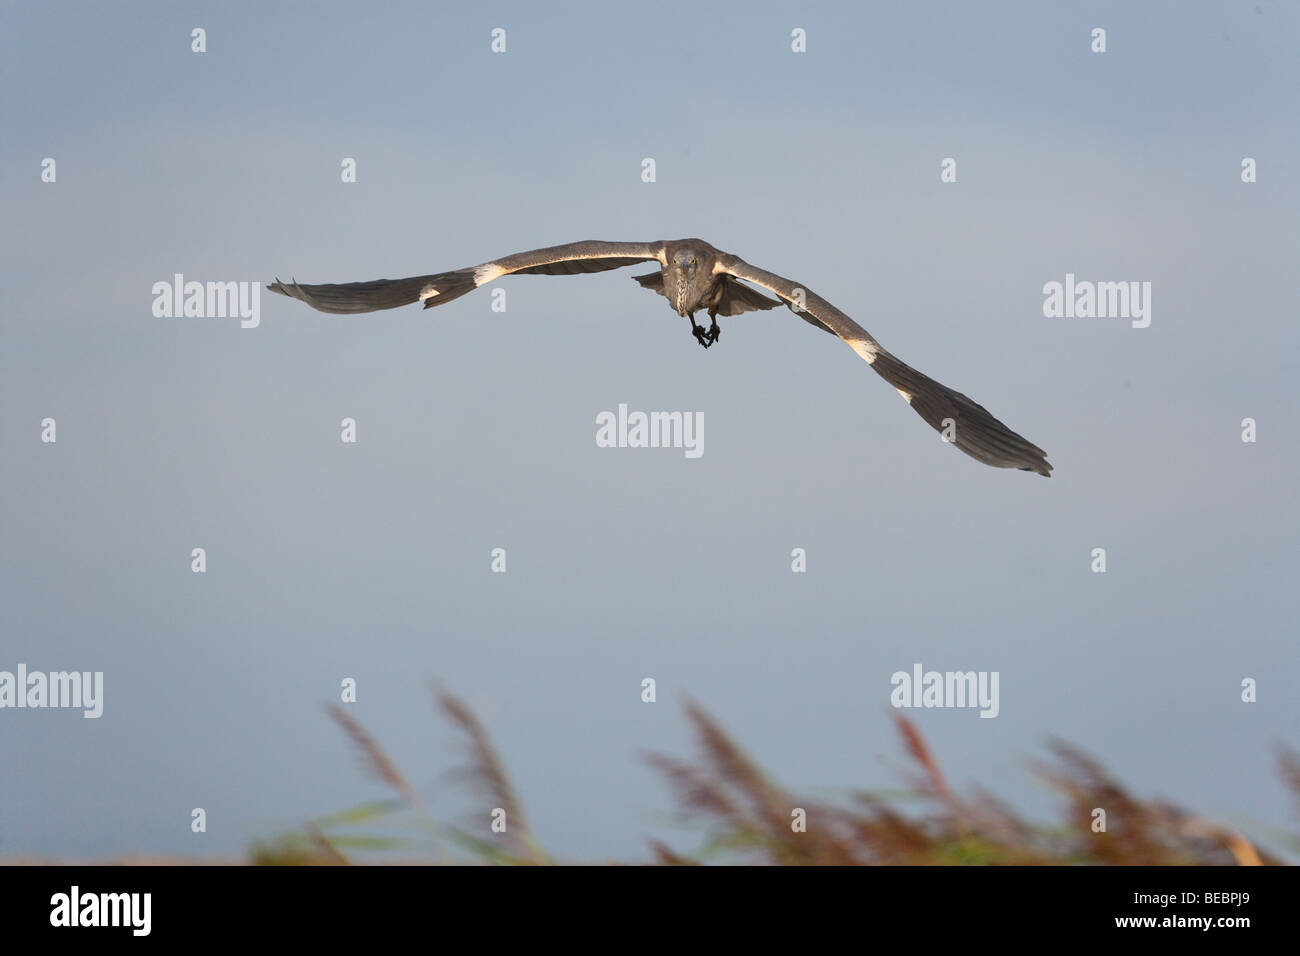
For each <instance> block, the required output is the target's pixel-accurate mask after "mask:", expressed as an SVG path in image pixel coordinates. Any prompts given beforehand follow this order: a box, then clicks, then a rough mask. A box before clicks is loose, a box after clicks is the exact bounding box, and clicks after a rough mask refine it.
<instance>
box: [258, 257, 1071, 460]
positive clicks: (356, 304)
mask: <svg viewBox="0 0 1300 956" xmlns="http://www.w3.org/2000/svg"><path fill="white" fill-rule="evenodd" d="M641 262H657V263H658V264H659V269H658V270H657V271H655V272H650V273H647V274H645V275H639V276H635V277H634V278H635V279H636V281H637V282H639V283H640V284H641V285H642V286H643V287H645V288H647V289H650V290H651V291H653V292H658V293H659V294H660V295H662V296H664V297H665V298H666V299H668V304H669V305H670V306H671V307H672V309H673V311H675V312H676V313H677V314H678V315H680V316H684V317H687V318H689V319H690V320H691V331H692V334H693V335H694V336H695V338H696V340H697V341H698V342H699V343H700V344H701V345H703V346H704V347H705V348H708V347H709V346H711V345H713V343H715V342H717V341H718V337H719V336H720V335H721V330H720V329H719V327H718V323H717V316H719V315H723V316H734V315H740V314H741V313H742V312H747V311H750V310H752V309H772V308H775V307H776V306H779V305H786V306H788V307H789V308H790V310H791V311H792V312H794V313H795V314H796V315H798V316H799V318H801V319H803V320H804V321H805V322H808V323H809V324H810V325H814V326H816V327H817V328H820V329H822V330H824V331H826V332H830V333H831V334H833V335H837V336H839V337H840V338H841V339H842V340H843V341H844V342H845V343H846V344H848V346H849V347H850V348H852V349H853V351H855V352H857V353H858V355H860V356H861V357H862V358H864V359H866V361H867V362H868V363H869V364H870V365H871V367H872V368H874V369H875V370H876V371H877V372H878V373H879V374H880V376H881V377H882V378H883V379H885V381H887V382H888V383H889V384H890V385H892V386H893V387H894V388H895V390H897V392H898V393H899V394H900V395H902V396H903V398H904V399H905V400H906V401H907V403H908V404H909V405H911V406H912V408H913V409H914V410H915V411H916V412H917V414H919V415H920V416H921V417H922V418H923V419H925V421H926V422H927V423H928V424H929V425H930V426H931V427H932V428H934V429H936V430H937V431H939V433H940V434H941V435H943V436H944V438H945V440H947V441H949V442H951V443H952V444H954V445H956V446H957V447H958V448H959V449H961V450H962V451H964V452H965V453H966V454H968V455H970V456H971V457H972V458H975V459H977V460H978V461H982V462H984V463H985V464H986V465H992V466H994V467H997V468H1020V469H1023V470H1025V471H1033V472H1037V473H1038V474H1040V475H1045V476H1050V475H1051V472H1052V466H1051V465H1050V464H1049V463H1048V461H1047V457H1046V455H1045V454H1044V452H1043V450H1042V449H1041V448H1039V447H1038V446H1037V445H1034V444H1032V443H1030V442H1029V441H1027V440H1026V439H1024V438H1022V437H1021V436H1020V435H1017V434H1016V433H1015V432H1013V431H1011V429H1009V428H1007V426H1006V425H1004V424H1002V423H1001V422H1000V421H998V420H997V419H996V418H994V417H993V416H992V415H991V414H989V412H988V411H987V410H986V409H985V408H984V407H983V406H982V405H978V404H976V403H975V402H974V401H972V400H971V399H969V398H967V397H966V396H965V395H963V394H961V393H960V392H956V391H953V390H952V389H950V388H948V387H947V386H945V385H941V384H940V383H938V382H936V381H935V380H934V379H932V378H929V377H928V376H926V375H923V374H921V373H920V372H918V371H917V370H916V369H914V368H912V367H910V366H908V365H905V364H904V363H903V362H901V361H899V360H898V359H897V358H895V357H894V356H893V355H892V354H890V353H889V352H888V351H886V350H885V349H884V348H883V347H881V345H880V343H879V342H877V341H876V340H875V339H874V338H872V337H871V336H870V335H869V334H868V333H867V331H866V330H865V329H864V328H862V326H860V325H858V324H857V323H856V322H854V321H853V319H851V318H849V317H848V316H847V315H845V314H844V313H843V312H841V311H840V310H839V309H837V308H835V306H833V305H831V304H830V303H829V302H827V301H826V300H825V299H823V298H821V297H820V296H818V295H817V294H816V293H814V292H812V291H811V290H809V289H807V288H806V287H804V286H802V285H799V284H798V283H795V282H791V281H790V280H789V279H785V278H782V277H781V276H779V275H776V274H775V273H771V272H766V271H764V270H762V269H759V268H757V267H755V266H751V265H750V264H749V263H747V262H745V261H744V260H743V259H741V258H739V257H738V256H733V255H731V254H730V253H726V252H722V251H721V250H719V249H715V248H714V247H713V246H711V245H709V244H708V243H707V242H705V241H704V240H702V239H677V240H671V241H666V242H665V241H661V242H603V241H599V240H586V241H583V242H572V243H568V244H566V245H562V246H550V247H548V248H545V249H533V250H530V251H529V252H520V253H517V254H515V255H513V256H507V257H505V258H504V259H497V260H495V261H493V262H485V263H483V264H481V265H478V266H470V267H468V268H464V269H457V270H454V271H452V272H440V273H436V274H433V275H427V276H413V277H411V278H409V279H378V280H375V281H373V282H350V283H346V284H342V285H300V284H298V283H297V282H289V283H282V282H280V281H279V280H276V281H275V282H274V283H272V284H271V285H270V286H269V287H268V288H269V289H270V290H271V291H272V292H279V293H280V294H282V295H287V296H291V297H293V298H295V299H301V300H302V301H303V302H306V303H307V304H308V305H310V306H311V307H312V308H315V309H318V310H320V311H322V312H338V313H357V312H374V311H377V310H379V309H394V308H397V307H398V306H403V305H409V304H410V303H413V302H419V301H423V302H424V307H425V308H426V309H428V308H431V307H433V306H435V305H443V304H445V303H447V302H451V301H452V300H454V299H457V298H459V297H460V296H462V295H465V294H466V293H467V292H472V291H473V290H474V289H476V288H478V287H479V286H481V285H486V284H487V283H489V282H493V281H495V280H496V279H499V278H501V277H502V276H507V275H530V274H531V275H576V274H580V273H587V272H604V271H605V270H607V269H618V268H621V267H623V266H630V265H635V264H637V263H641ZM746 282H749V283H753V284H754V285H757V286H759V287H761V288H763V289H765V290H767V291H768V292H771V293H773V294H775V295H776V296H777V298H775V299H774V298H771V297H770V296H767V295H764V294H763V293H761V292H758V291H757V290H756V289H753V288H751V287H750V286H748V285H746V284H745V283H746ZM696 312H707V313H708V316H709V319H710V327H709V328H708V329H707V330H706V329H702V328H700V327H699V326H698V325H696V323H695V313H696Z"/></svg>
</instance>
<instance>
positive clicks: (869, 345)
mask: <svg viewBox="0 0 1300 956" xmlns="http://www.w3.org/2000/svg"><path fill="white" fill-rule="evenodd" d="M846 341H847V340H846ZM849 348H851V349H853V351H855V352H857V353H858V354H859V355H861V356H862V357H863V358H864V359H866V360H867V364H868V365H872V364H874V363H875V361H876V353H877V352H879V351H880V346H878V345H877V344H876V343H875V342H868V341H867V340H866V339H855V340H854V341H852V342H849ZM903 397H904V398H906V399H907V400H908V401H909V402H910V401H911V400H912V399H911V397H910V396H908V395H904V396H903Z"/></svg>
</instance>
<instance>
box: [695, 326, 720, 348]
mask: <svg viewBox="0 0 1300 956" xmlns="http://www.w3.org/2000/svg"><path fill="white" fill-rule="evenodd" d="M691 334H692V335H694V336H695V341H697V342H699V343H700V345H702V346H703V347H704V348H706V349H707V348H708V347H709V346H710V345H712V344H713V343H714V342H716V341H718V339H719V337H720V336H721V335H722V329H720V328H718V323H717V321H714V322H713V323H712V324H711V325H710V326H709V329H708V331H707V332H706V331H705V330H704V329H702V328H700V327H699V326H698V325H696V324H695V319H693V318H692V319H691Z"/></svg>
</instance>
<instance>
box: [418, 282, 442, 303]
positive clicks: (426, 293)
mask: <svg viewBox="0 0 1300 956" xmlns="http://www.w3.org/2000/svg"><path fill="white" fill-rule="evenodd" d="M437 294H438V290H437V289H435V288H434V287H433V286H431V285H426V286H425V287H424V288H423V289H421V290H420V301H421V302H423V301H424V300H425V299H432V298H433V297H434V296H435V295H437Z"/></svg>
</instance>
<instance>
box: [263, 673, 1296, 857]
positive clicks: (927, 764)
mask: <svg viewBox="0 0 1300 956" xmlns="http://www.w3.org/2000/svg"><path fill="white" fill-rule="evenodd" d="M436 697H437V701H438V704H439V706H440V708H441V710H442V712H443V713H444V714H445V715H446V717H447V718H448V719H449V720H450V721H451V723H452V724H453V725H454V726H455V727H456V728H457V729H458V731H459V732H460V735H461V736H462V737H463V739H464V741H465V742H466V744H467V745H468V754H467V760H466V763H465V765H464V766H463V767H462V768H461V769H460V770H459V771H458V772H457V777H458V778H459V779H460V780H461V781H462V782H464V783H467V784H468V785H469V786H470V788H471V789H472V792H473V793H475V795H476V796H477V797H479V798H480V801H479V802H480V805H484V803H483V800H486V801H487V802H486V806H488V807H491V808H500V809H502V810H504V811H505V814H506V821H507V824H508V826H507V828H506V830H505V832H503V833H494V832H492V831H491V829H490V826H489V822H490V821H489V818H488V817H487V816H486V815H484V816H483V817H482V822H481V823H477V824H475V826H474V828H473V830H472V831H471V829H469V828H466V827H461V826H455V825H451V824H447V823H442V822H438V821H435V820H434V819H433V817H432V816H431V814H430V812H429V810H428V807H427V806H426V805H425V802H424V801H423V800H422V799H421V797H420V796H419V794H418V793H417V792H416V790H415V789H414V788H413V787H412V786H411V785H410V783H408V782H407V779H406V777H405V776H403V774H402V773H401V772H400V771H399V770H398V768H397V766H396V765H395V764H394V763H393V761H392V760H391V759H389V757H388V755H387V754H386V753H385V752H384V751H383V749H382V748H381V747H380V746H379V744H378V742H377V741H375V740H374V739H373V738H372V737H371V736H370V735H369V734H368V733H366V731H365V729H364V728H362V726H361V725H360V724H359V723H358V722H357V721H356V720H354V719H353V718H352V717H351V716H349V715H348V714H347V713H346V712H345V711H344V710H343V709H342V708H341V707H339V706H337V705H333V706H331V707H330V709H329V710H330V714H331V716H332V717H333V718H334V720H335V721H336V722H337V723H338V724H339V725H340V726H341V727H342V728H343V730H344V731H345V732H346V733H347V735H348V736H349V737H350V738H351V740H352V742H353V743H354V744H355V745H356V747H357V750H358V751H359V753H360V755H361V757H362V759H363V760H364V762H365V766H366V769H367V771H368V772H369V773H370V774H371V775H373V776H374V777H376V778H377V779H378V780H381V781H382V782H383V783H385V784H386V785H387V786H388V787H389V788H391V789H392V790H393V791H394V794H395V796H394V797H393V798H391V799H388V800H382V801H378V802H374V803H367V804H363V805H361V806H358V807H354V808H352V809H349V810H346V811H344V812H342V813H337V814H332V815H330V816H327V817H322V818H320V819H317V820H313V821H311V822H309V823H307V824H306V825H305V826H304V827H303V828H302V829H301V831H300V832H294V833H289V834H286V835H283V836H281V837H279V838H277V839H275V840H273V841H269V842H264V843H260V844H258V845H256V846H255V847H254V848H253V851H252V862H253V863H257V864H263V865H318V864H324V865H332V864H348V863H354V862H360V863H445V864H485V863H486V864H514V865H536V864H551V863H554V862H556V861H555V860H554V859H553V858H552V857H551V856H550V855H549V854H548V853H547V852H546V851H545V850H544V849H542V846H541V844H540V843H539V842H538V840H537V838H536V837H535V835H534V834H533V832H532V830H531V828H530V827H529V825H528V822H527V817H526V815H525V814H524V812H523V808H522V806H521V804H520V801H519V797H518V795H517V794H516V792H515V790H514V788H513V787H512V786H511V784H510V780H509V777H508V776H507V775H506V772H505V768H504V765H503V764H502V762H501V760H500V758H499V757H498V756H497V753H496V751H495V750H494V748H493V747H492V744H491V742H490V741H489V739H488V736H487V733H486V731H485V730H484V729H483V727H482V725H481V724H479V722H478V720H477V719H476V718H475V717H474V715H473V714H472V713H471V712H470V710H469V709H468V708H467V707H466V706H465V705H464V704H462V703H461V702H460V701H459V700H457V699H456V698H454V697H452V696H451V695H449V694H446V693H443V692H440V691H439V692H436ZM686 712H687V716H688V717H689V719H690V722H691V724H692V726H693V728H694V730H695V733H696V736H697V738H698V740H699V745H700V755H699V757H698V758H697V759H696V760H695V761H693V762H692V761H684V760H679V759H677V758H673V757H668V756H663V755H653V756H651V757H649V758H648V760H649V763H650V765H651V766H653V767H654V768H656V769H657V770H658V771H659V772H660V773H662V774H663V776H664V778H665V780H666V781H667V783H668V785H669V786H670V787H671V788H672V790H673V792H674V794H675V796H676V798H677V801H678V806H679V808H680V811H681V817H682V820H683V821H684V822H687V823H688V824H691V825H694V826H695V827H697V828H699V829H700V830H702V842H701V844H700V846H699V847H698V849H696V850H694V851H691V852H689V853H681V852H677V851H674V850H672V849H671V848H669V847H668V846H667V845H665V844H664V843H662V842H660V841H658V840H650V841H649V852H650V861H651V862H658V863H663V864H673V865H697V864H703V863H753V864H776V865H790V864H811V865H873V864H874V865H882V864H884V865H899V864H901V865H1000V864H1020V865H1024V864H1034V865H1146V866H1150V865H1225V864H1228V865H1231V864H1240V865H1261V864H1279V863H1282V862H1283V861H1282V860H1281V859H1280V858H1279V857H1278V856H1276V855H1275V853H1273V852H1270V851H1268V850H1266V849H1264V848H1262V847H1260V846H1258V845H1256V844H1254V843H1252V842H1251V841H1249V840H1247V839H1246V838H1245V837H1244V836H1242V835H1241V834H1240V833H1238V832H1236V831H1235V830H1233V829H1232V828H1230V827H1227V826H1224V825H1222V824H1219V823H1214V822H1211V821H1209V820H1206V819H1203V818H1201V817H1199V816H1196V815H1194V814H1191V813H1188V812H1186V811H1184V810H1182V809H1180V808H1178V807H1176V806H1173V805H1171V804H1168V803H1164V802H1159V801H1143V800H1140V799H1138V798H1137V797H1134V796H1133V795H1131V794H1130V793H1129V792H1128V791H1126V790H1125V789H1124V788H1123V787H1122V786H1120V784H1119V783H1118V782H1117V781H1115V780H1114V779H1113V778H1112V777H1111V776H1109V775H1108V774H1107V773H1106V771H1105V770H1104V769H1103V768H1102V766H1101V765H1100V764H1099V763H1097V762H1096V761H1095V760H1093V759H1092V758H1090V757H1089V756H1087V755H1086V754H1084V753H1083V752H1081V751H1079V750H1077V749H1076V748H1074V747H1072V746H1070V745H1068V744H1066V743H1064V742H1061V741H1057V740H1053V741H1051V742H1050V744H1049V749H1050V751H1051V755H1052V759H1051V760H1050V761H1035V762H1033V763H1032V765H1031V766H1032V771H1033V773H1034V774H1035V776H1037V777H1038V778H1039V779H1041V780H1042V781H1044V782H1045V783H1046V784H1048V785H1049V786H1050V787H1052V788H1053V789H1054V790H1055V791H1056V792H1057V793H1058V794H1059V795H1060V797H1061V799H1062V803H1063V812H1062V815H1061V818H1060V820H1059V822H1056V823H1054V824H1050V825H1047V824H1041V823H1031V822H1029V821H1027V820H1025V819H1024V818H1023V817H1021V816H1020V815H1018V814H1017V813H1016V812H1015V811H1014V810H1013V809H1012V808H1010V807H1008V806H1006V805H1005V804H1003V803H1002V802H1000V801H999V800H997V799H996V798H994V797H993V796H992V795H990V794H988V793H986V792H983V791H978V792H976V793H974V794H972V795H970V796H968V797H961V796H958V795H957V794H956V793H954V792H953V790H952V789H951V788H950V787H949V786H948V783H947V781H946V780H945V778H944V775H943V772H942V771H941V770H940V769H939V765H938V763H937V762H936V761H935V759H934V757H933V755H932V754H931V753H930V750H929V748H928V747H927V745H926V743H925V741H924V740H923V739H922V738H921V735H920V733H919V732H918V731H917V729H916V726H915V724H913V723H912V722H911V721H909V720H908V719H907V718H906V717H903V716H902V715H901V714H900V715H895V717H894V720H895V722H896V724H897V728H898V732H899V734H900V736H901V738H902V743H903V747H904V749H905V750H906V753H907V754H908V756H909V758H910V761H911V764H912V766H913V768H914V770H913V779H912V780H911V781H909V786H908V788H907V789H905V790H901V791H890V792H881V791H854V792H852V793H850V794H849V795H848V796H847V797H846V798H844V799H842V800H840V801H837V802H823V801H814V800H811V799H808V798H805V797H798V796H794V795H792V794H791V793H790V792H789V791H786V790H784V789H782V788H781V787H780V786H778V785H777V784H776V783H774V782H773V781H772V780H771V779H770V778H769V777H768V775H767V774H765V773H764V772H763V770H762V768H761V767H759V766H758V764H756V763H754V762H753V761H752V760H751V759H750V758H749V757H747V756H746V755H745V754H744V753H743V752H742V751H741V749H740V748H739V747H738V746H737V744H736V743H735V742H734V741H733V740H732V739H731V738H730V737H729V736H727V734H726V733H725V732H724V731H723V729H722V727H721V726H720V725H719V724H718V723H717V722H716V721H715V720H714V719H713V718H712V717H711V716H710V715H709V714H708V713H706V712H705V711H704V710H703V709H701V708H700V707H698V706H696V705H694V704H690V705H688V706H687V708H686ZM1278 765H1279V773H1280V776H1281V778H1282V781H1283V784H1284V785H1285V786H1286V787H1287V788H1288V789H1289V790H1290V792H1291V793H1292V795H1293V796H1294V798H1295V802H1296V806H1297V807H1298V808H1300V755H1298V754H1297V753H1296V752H1295V751H1293V750H1290V749H1288V748H1282V749H1281V750H1280V751H1279V755H1278ZM904 807H906V808H907V812H904V809H903V808H904ZM796 808H799V809H802V810H803V811H804V814H805V816H806V831H805V832H798V831H797V829H796V827H795V826H794V822H795V820H796V818H797V815H796V813H795V811H796ZM918 808H919V809H918ZM1095 808H1101V809H1104V810H1105V814H1106V830H1105V832H1094V830H1093V821H1094V809H1095ZM1273 839H1274V842H1275V844H1276V846H1277V847H1286V848H1289V849H1290V850H1291V851H1292V852H1300V835H1297V834H1294V833H1286V832H1276V833H1275V834H1273ZM608 862H620V861H608ZM622 862H629V863H643V862H647V861H646V860H633V861H622Z"/></svg>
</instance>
